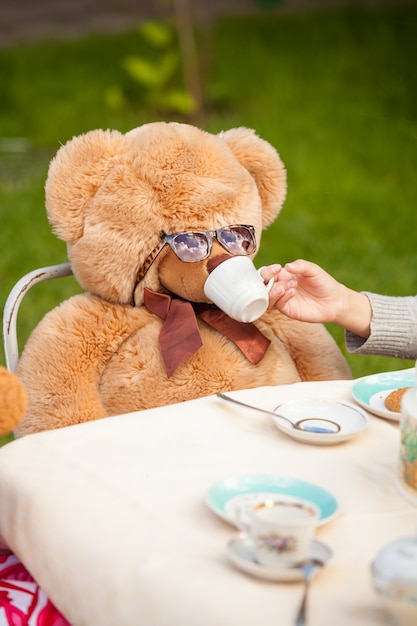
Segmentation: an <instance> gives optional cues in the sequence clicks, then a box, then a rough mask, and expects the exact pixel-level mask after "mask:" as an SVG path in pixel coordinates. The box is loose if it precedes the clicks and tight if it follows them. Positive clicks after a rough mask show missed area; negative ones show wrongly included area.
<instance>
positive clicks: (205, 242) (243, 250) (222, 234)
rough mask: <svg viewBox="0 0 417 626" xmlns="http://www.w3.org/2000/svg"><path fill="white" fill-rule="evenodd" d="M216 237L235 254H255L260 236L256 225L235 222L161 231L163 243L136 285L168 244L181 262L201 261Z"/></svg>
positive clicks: (141, 272) (147, 263)
mask: <svg viewBox="0 0 417 626" xmlns="http://www.w3.org/2000/svg"><path fill="white" fill-rule="evenodd" d="M213 238H215V239H216V240H217V241H218V242H219V244H220V245H221V246H223V248H224V249H225V250H227V251H228V252H230V253H231V254H235V255H243V254H253V253H254V252H255V251H256V237H255V229H254V227H253V226H247V225H245V224H233V225H232V226H224V227H223V228H218V229H217V230H185V231H184V232H181V233H174V234H172V235H167V234H165V233H162V234H161V243H160V244H158V245H157V246H156V248H154V249H153V250H152V252H151V253H150V255H149V256H148V258H147V259H146V260H145V262H144V264H143V265H142V267H141V268H140V270H139V272H138V275H137V279H136V284H138V283H139V282H140V281H141V280H142V279H143V278H144V276H145V274H146V272H147V271H148V270H149V268H150V267H151V265H152V263H153V262H154V261H155V259H156V257H157V256H158V254H159V253H160V252H161V250H162V249H163V248H164V247H165V246H166V245H168V246H169V247H170V248H171V250H172V251H173V252H174V254H175V255H176V256H177V258H178V259H180V261H184V263H198V261H203V259H206V258H207V257H208V256H209V255H210V252H211V248H212V245H213Z"/></svg>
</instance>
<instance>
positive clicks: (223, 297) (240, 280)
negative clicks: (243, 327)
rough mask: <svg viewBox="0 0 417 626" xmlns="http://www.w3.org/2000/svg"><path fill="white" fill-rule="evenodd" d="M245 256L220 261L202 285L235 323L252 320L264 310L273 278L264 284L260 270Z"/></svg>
mask: <svg viewBox="0 0 417 626" xmlns="http://www.w3.org/2000/svg"><path fill="white" fill-rule="evenodd" d="M262 269H263V268H260V269H259V270H257V269H256V267H255V266H254V264H253V263H252V261H251V259H250V258H249V257H247V256H233V257H231V258H230V259H227V261H223V263H220V265H218V266H217V267H216V268H215V269H214V270H213V271H212V272H211V274H210V275H209V276H208V278H207V280H206V282H205V284H204V293H205V294H206V296H207V298H208V299H209V300H211V302H213V303H214V304H216V305H217V306H218V307H219V309H221V310H222V311H223V312H224V313H227V315H229V317H232V318H233V319H235V320H237V321H238V322H254V321H255V320H257V319H258V318H259V317H261V315H263V314H264V313H265V311H266V310H267V308H268V304H269V295H268V294H269V291H270V290H271V289H272V285H273V284H274V279H273V278H271V280H270V281H269V283H268V285H265V283H264V281H263V278H262V277H261V275H260V271H261V270H262Z"/></svg>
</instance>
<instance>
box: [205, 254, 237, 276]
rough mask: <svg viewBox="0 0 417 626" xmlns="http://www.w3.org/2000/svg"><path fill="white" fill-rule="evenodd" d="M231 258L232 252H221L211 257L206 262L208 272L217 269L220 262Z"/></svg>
mask: <svg viewBox="0 0 417 626" xmlns="http://www.w3.org/2000/svg"><path fill="white" fill-rule="evenodd" d="M231 258H232V255H231V254H219V255H218V256H215V257H210V258H209V259H208V260H207V263H206V268H207V272H208V273H209V274H211V272H212V271H213V270H215V269H216V267H217V266H218V265H220V263H223V262H224V261H227V260H228V259H231Z"/></svg>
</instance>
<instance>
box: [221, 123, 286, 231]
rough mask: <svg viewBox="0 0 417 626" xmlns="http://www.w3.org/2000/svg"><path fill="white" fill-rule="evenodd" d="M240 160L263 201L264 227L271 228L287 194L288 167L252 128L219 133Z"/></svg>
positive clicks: (233, 129)
mask: <svg viewBox="0 0 417 626" xmlns="http://www.w3.org/2000/svg"><path fill="white" fill-rule="evenodd" d="M219 137H220V138H222V139H223V140H224V141H225V142H226V143H227V145H228V146H229V148H230V149H231V151H232V152H233V154H234V155H235V157H236V158H237V160H238V161H239V162H240V163H241V164H242V165H243V167H245V168H246V169H247V170H248V172H249V173H250V174H251V176H252V177H253V179H254V180H255V183H256V186H257V188H258V191H259V195H260V197H261V201H262V227H263V229H265V228H266V227H267V226H269V225H270V224H271V223H272V222H273V221H274V219H275V218H276V217H277V215H278V213H279V212H280V210H281V208H282V205H283V203H284V200H285V196H286V194H287V176H286V171H285V167H284V165H283V163H282V161H281V159H280V157H279V155H278V153H277V151H276V150H275V148H273V147H272V146H271V144H269V143H268V142H267V141H264V140H263V139H261V138H260V137H258V136H257V135H256V133H255V131H254V130H251V129H249V128H232V129H231V130H228V131H224V132H221V133H219Z"/></svg>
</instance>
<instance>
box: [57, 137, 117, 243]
mask: <svg viewBox="0 0 417 626" xmlns="http://www.w3.org/2000/svg"><path fill="white" fill-rule="evenodd" d="M128 145H129V141H128V140H127V139H126V137H125V136H124V135H122V134H121V133H119V132H118V131H115V130H92V131H89V132H88V133H85V134H83V135H79V136H78V137H74V138H73V139H71V140H70V141H68V142H67V143H66V144H64V145H63V146H62V147H61V148H60V149H59V150H58V152H57V153H56V155H55V157H54V158H53V159H52V161H51V163H50V166H49V172H48V177H47V180H46V184H45V200H46V212H47V214H48V219H49V222H50V223H51V225H52V227H53V230H54V232H55V234H56V235H57V237H59V238H60V239H63V240H64V241H66V242H74V241H76V240H77V239H79V238H80V237H81V235H82V233H83V228H84V216H85V210H86V207H87V205H88V202H89V201H90V199H91V198H93V197H94V195H95V193H96V192H97V189H98V188H99V187H100V185H101V184H102V183H103V181H104V180H105V178H106V176H107V174H108V172H109V171H110V170H111V169H112V167H113V166H114V162H115V157H117V156H118V155H120V154H123V153H124V152H126V150H127V149H128Z"/></svg>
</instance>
